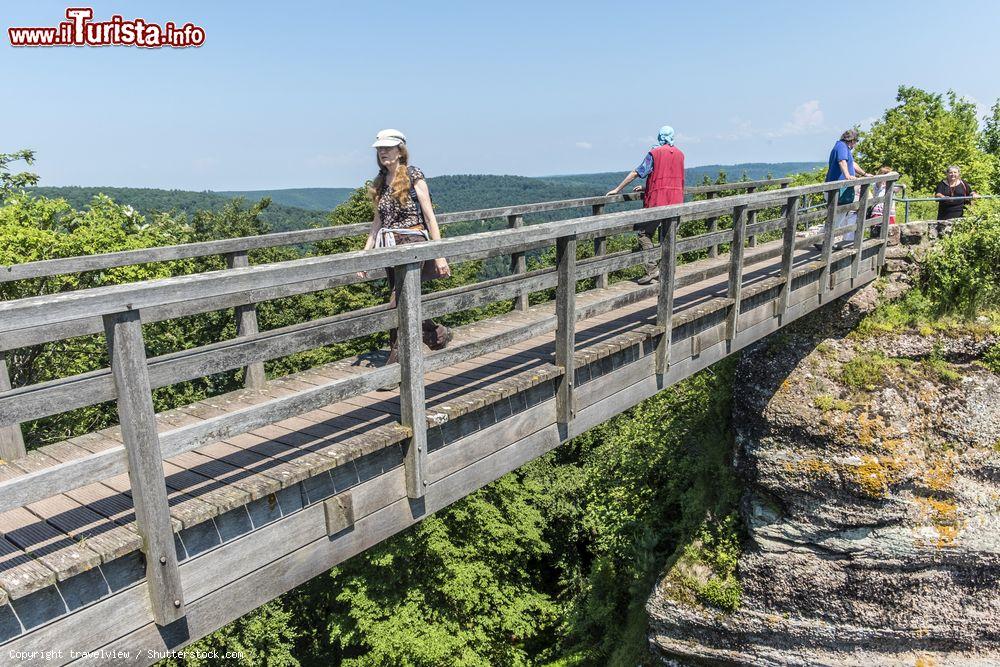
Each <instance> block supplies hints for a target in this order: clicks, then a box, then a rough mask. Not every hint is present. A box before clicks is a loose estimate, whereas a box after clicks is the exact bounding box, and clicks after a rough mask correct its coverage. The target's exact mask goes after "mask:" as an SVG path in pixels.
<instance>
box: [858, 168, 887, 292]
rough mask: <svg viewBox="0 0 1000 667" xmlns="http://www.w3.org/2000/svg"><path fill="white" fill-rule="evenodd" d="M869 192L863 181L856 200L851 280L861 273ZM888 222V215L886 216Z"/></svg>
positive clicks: (867, 185) (869, 189)
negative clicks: (856, 214)
mask: <svg viewBox="0 0 1000 667" xmlns="http://www.w3.org/2000/svg"><path fill="white" fill-rule="evenodd" d="M870 194H871V186H870V185H869V184H868V183H865V184H864V185H862V186H861V198H860V199H859V200H858V222H857V224H856V225H855V226H854V245H853V247H854V259H853V261H852V262H851V280H854V279H855V278H857V277H858V274H859V273H861V248H862V245H863V244H864V242H865V239H864V236H865V215H866V214H867V212H868V196H869V195H870ZM886 221H887V222H888V216H886Z"/></svg>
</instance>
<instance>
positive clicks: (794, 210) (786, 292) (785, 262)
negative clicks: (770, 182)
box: [775, 196, 799, 316]
mask: <svg viewBox="0 0 1000 667" xmlns="http://www.w3.org/2000/svg"><path fill="white" fill-rule="evenodd" d="M798 215H799V198H798V197H794V196H793V197H789V198H788V200H787V201H786V202H785V219H786V224H785V231H784V234H783V236H782V242H781V277H782V278H783V279H784V281H785V284H784V286H783V287H782V288H781V294H780V296H779V297H778V299H777V301H776V302H775V303H776V304H777V306H776V307H777V311H776V312H775V315H778V316H781V315H784V314H785V311H786V310H787V309H788V299H789V297H790V296H791V293H792V261H793V259H794V257H795V232H796V229H797V228H798Z"/></svg>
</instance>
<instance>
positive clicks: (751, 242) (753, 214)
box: [747, 185, 757, 248]
mask: <svg viewBox="0 0 1000 667" xmlns="http://www.w3.org/2000/svg"><path fill="white" fill-rule="evenodd" d="M755 192H757V188H755V187H754V186H752V185H751V186H750V187H748V188H747V194H748V195H752V194H753V193H755ZM755 222H757V211H747V225H748V226H749V225H752V224H753V223H755ZM747 245H748V246H749V247H751V248H756V247H757V235H756V234H751V235H750V237H749V238H748V239H747Z"/></svg>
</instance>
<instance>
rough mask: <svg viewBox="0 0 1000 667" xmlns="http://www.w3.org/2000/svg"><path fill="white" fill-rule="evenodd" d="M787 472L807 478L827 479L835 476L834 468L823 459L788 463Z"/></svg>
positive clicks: (807, 459) (811, 458)
mask: <svg viewBox="0 0 1000 667" xmlns="http://www.w3.org/2000/svg"><path fill="white" fill-rule="evenodd" d="M785 471H786V472H790V473H798V474H802V475H805V476H806V477H825V476H827V475H830V474H833V466H832V465H830V464H829V463H827V462H826V461H824V460H823V459H818V458H815V457H809V458H804V459H799V460H797V461H786V462H785Z"/></svg>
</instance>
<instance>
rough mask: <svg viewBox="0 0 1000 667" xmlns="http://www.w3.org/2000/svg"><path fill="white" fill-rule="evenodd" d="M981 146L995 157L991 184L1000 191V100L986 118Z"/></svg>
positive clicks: (994, 190) (995, 190)
mask: <svg viewBox="0 0 1000 667" xmlns="http://www.w3.org/2000/svg"><path fill="white" fill-rule="evenodd" d="M979 146H980V148H982V149H983V151H985V152H986V153H988V154H989V155H990V156H991V157H992V158H993V164H994V169H993V181H992V183H991V184H990V186H991V188H992V190H993V192H1000V100H997V101H996V102H995V103H994V104H993V108H992V109H990V115H989V116H987V117H986V119H985V122H984V124H983V132H982V137H981V138H980V142H979Z"/></svg>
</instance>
